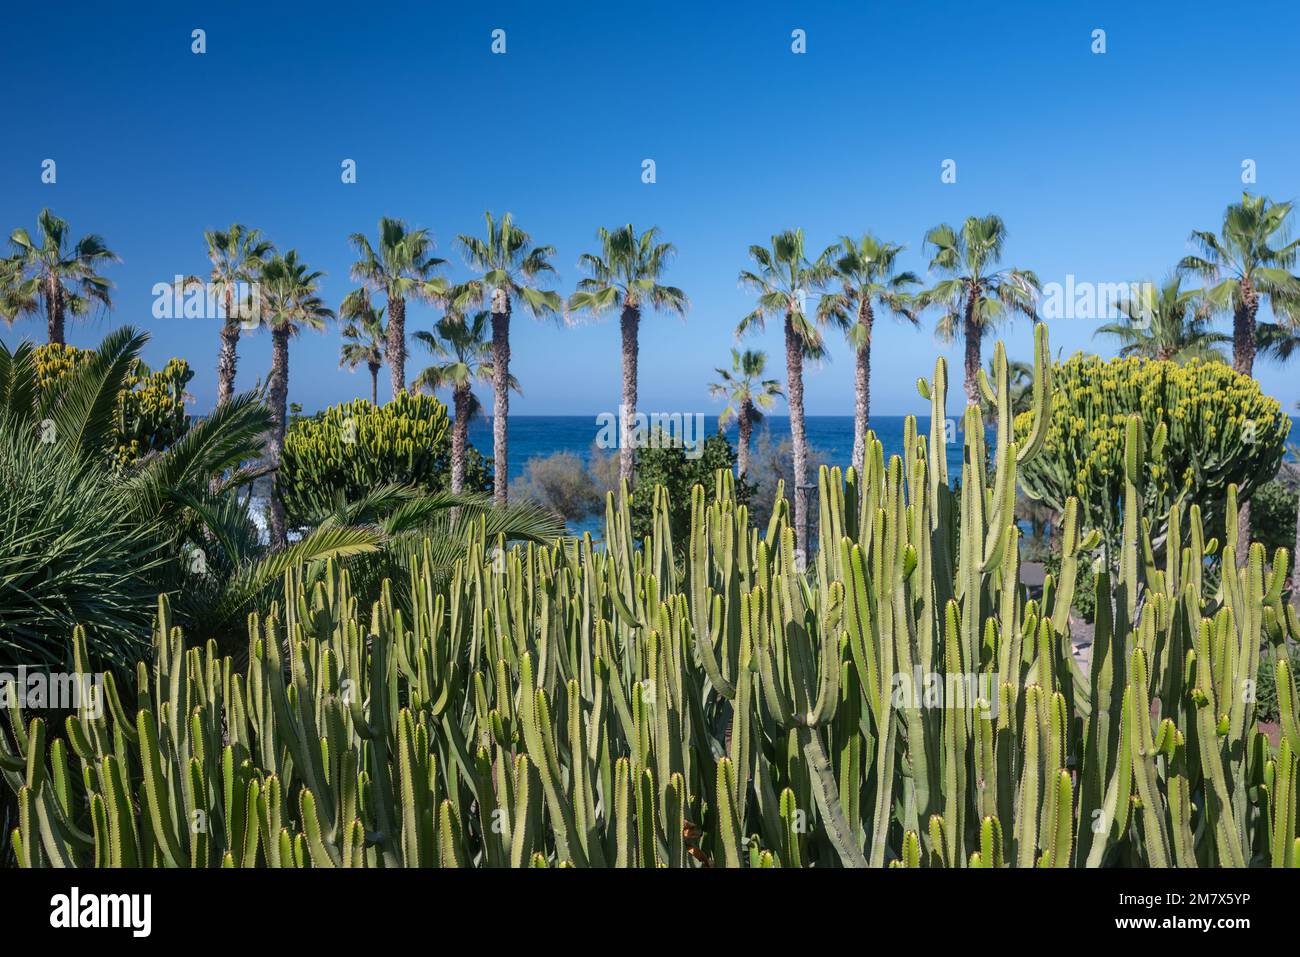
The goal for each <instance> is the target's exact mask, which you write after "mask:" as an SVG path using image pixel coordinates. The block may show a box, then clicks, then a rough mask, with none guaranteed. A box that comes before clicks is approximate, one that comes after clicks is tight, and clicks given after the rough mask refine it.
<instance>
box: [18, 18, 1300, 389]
mask: <svg viewBox="0 0 1300 957" xmlns="http://www.w3.org/2000/svg"><path fill="white" fill-rule="evenodd" d="M3 23H4V26H3V30H2V31H0V62H3V63H4V65H5V72H6V75H7V79H8V87H9V90H10V95H9V97H8V98H7V102H8V114H9V119H8V120H7V121H6V123H5V130H6V132H5V137H4V141H3V142H2V143H0V227H2V228H3V231H4V233H5V234H7V233H8V232H9V231H11V230H12V229H14V228H15V227H18V226H24V227H27V228H28V229H33V228H34V227H35V220H36V215H37V212H38V211H39V210H40V208H41V207H42V206H49V207H51V208H52V209H53V210H54V212H55V213H57V214H58V215H59V216H61V217H63V218H65V219H67V220H69V221H70V223H71V224H72V228H73V231H74V233H75V234H77V235H80V234H82V233H85V232H97V233H100V234H102V235H103V236H104V237H105V239H106V240H107V242H108V244H109V246H110V248H112V249H113V250H114V251H115V252H117V253H118V254H119V255H120V256H121V257H122V259H123V262H122V263H121V264H119V265H114V266H111V267H109V268H108V270H107V273H106V274H107V275H108V276H109V277H110V278H111V279H112V280H113V282H114V283H115V285H116V289H115V291H114V309H113V310H112V312H111V314H109V315H107V316H102V317H100V318H98V319H96V320H92V321H89V322H84V323H79V324H77V325H75V326H74V327H73V328H72V329H71V330H70V336H69V339H70V341H71V342H72V343H74V344H77V345H89V344H92V343H94V342H96V341H97V340H98V339H99V338H101V337H102V336H103V334H104V333H105V332H106V331H107V330H108V329H109V328H111V327H112V326H113V325H116V324H122V323H132V324H135V325H138V326H142V327H144V328H145V329H147V330H149V331H150V332H151V333H152V335H153V340H152V342H151V343H150V345H149V347H148V352H147V356H146V357H147V358H148V360H149V361H151V362H155V363H158V364H161V363H163V362H165V361H166V359H167V358H168V357H169V356H172V355H182V356H184V357H186V358H187V359H189V361H190V363H191V365H192V366H194V368H195V371H196V376H195V379H194V382H193V384H192V387H191V388H192V391H193V392H194V394H195V397H196V411H204V410H206V409H207V408H209V407H210V406H211V404H212V401H213V397H214V395H215V390H216V371H215V366H216V352H217V342H218V337H217V332H218V329H217V322H216V321H215V320H185V319H173V320H155V319H154V318H152V315H151V305H152V301H153V299H152V294H151V289H152V287H153V285H154V284H155V283H158V282H165V281H168V280H170V278H171V277H172V276H173V275H174V274H176V273H192V272H199V271H202V270H204V269H205V267H206V259H205V255H204V253H205V249H204V245H203V239H202V231H203V230H204V229H206V228H215V227H224V226H227V225H228V224H230V223H232V222H243V223H246V224H249V225H252V226H256V227H259V228H261V229H262V230H263V231H264V232H265V233H266V234H267V235H268V237H269V238H271V239H272V240H273V241H274V242H276V243H277V244H278V245H279V246H280V247H281V248H284V249H288V248H291V247H296V248H297V249H298V250H299V252H300V254H301V256H302V257H303V258H305V259H306V260H307V262H308V263H309V264H310V265H312V266H313V267H314V268H317V269H321V270H324V271H325V272H326V273H328V278H327V279H326V281H325V283H324V286H323V294H324V296H325V297H326V299H327V300H328V301H329V302H330V303H331V304H333V305H335V306H337V304H338V302H339V300H340V299H341V298H342V297H343V295H344V294H345V293H346V292H347V291H348V290H349V289H351V288H352V283H351V282H350V280H349V278H348V267H349V266H350V264H351V263H352V261H353V258H354V257H353V255H352V251H351V249H350V247H349V246H348V243H347V237H348V235H349V234H350V233H352V232H355V231H358V230H361V231H365V232H367V233H369V234H371V235H372V236H373V234H374V231H375V223H376V220H377V219H378V217H379V216H381V215H389V216H396V217H401V218H404V219H406V220H407V221H408V222H410V223H411V224H413V225H418V226H424V227H428V228H429V229H431V230H432V232H433V234H434V236H435V238H436V241H437V244H438V252H439V255H442V256H444V257H446V258H448V259H449V260H451V267H450V269H449V271H448V273H447V275H448V276H449V278H453V279H460V278H465V277H466V276H467V275H468V273H467V271H466V269H465V267H464V264H463V262H462V260H461V258H460V255H459V253H458V251H457V250H456V249H455V248H454V246H453V243H452V239H453V237H454V236H455V235H456V234H457V233H461V232H471V231H478V230H480V229H481V227H482V214H483V211H484V210H485V209H489V208H490V209H493V210H498V211H504V210H510V211H512V212H513V213H514V215H515V218H516V220H517V221H518V223H519V224H520V225H522V226H523V227H524V228H525V229H527V230H529V231H530V232H532V234H533V236H534V239H535V240H537V241H539V242H543V243H549V244H552V245H554V246H556V247H557V249H558V254H557V256H556V257H555V265H556V267H557V269H558V270H559V276H558V278H557V279H556V280H555V288H557V289H558V290H559V291H561V292H562V293H564V294H566V295H567V294H568V293H569V292H571V291H572V289H573V286H574V283H575V282H576V281H577V280H578V279H579V278H580V277H581V273H580V272H579V270H578V269H577V265H576V264H577V260H578V256H579V255H580V254H581V253H583V252H585V251H588V250H591V249H593V247H594V233H595V230H596V227H597V226H601V225H605V226H614V225H618V224H621V223H624V222H629V221H630V222H632V223H633V224H635V225H636V226H637V227H638V228H644V227H645V226H649V225H652V224H654V225H658V226H659V227H660V228H661V229H662V230H663V233H664V236H665V238H666V239H668V240H670V241H671V242H673V243H675V244H676V246H677V249H678V256H677V259H676V260H675V261H674V263H673V264H672V266H671V269H670V271H669V273H668V275H667V279H668V281H671V282H673V283H674V284H676V285H679V286H681V287H682V288H683V289H684V290H685V291H686V292H687V294H688V295H689V296H690V298H691V301H692V308H691V311H690V313H689V315H688V317H687V318H686V320H685V321H684V322H683V321H681V320H679V319H676V318H671V317H661V316H648V317H646V319H645V320H644V321H643V323H642V334H641V405H642V407H643V408H644V409H646V410H663V411H673V410H677V411H694V410H699V411H715V410H716V404H715V403H713V402H711V400H709V399H708V398H707V396H706V394H705V386H706V384H707V382H709V381H710V379H711V378H712V377H713V367H714V366H716V365H719V364H723V363H724V362H726V361H727V359H728V350H729V348H730V347H731V346H732V345H733V344H734V335H733V330H734V327H735V324H736V321H737V320H738V319H739V318H740V317H741V316H742V315H744V314H745V313H746V312H747V311H748V310H749V309H750V308H751V307H752V302H753V300H752V296H751V295H750V294H749V293H748V292H746V291H744V290H742V289H740V288H738V286H737V282H736V276H737V273H738V271H739V270H740V269H741V268H742V267H744V266H745V265H746V264H747V258H746V250H747V248H748V246H749V245H750V244H751V243H766V242H767V241H768V239H769V237H770V236H771V234H772V233H774V232H776V231H779V230H781V229H784V228H788V227H793V226H802V227H803V228H804V229H805V231H806V232H807V234H808V236H809V241H810V245H812V246H816V247H817V248H821V247H822V246H823V245H826V244H829V243H830V242H832V241H834V240H835V239H836V237H837V236H839V235H840V234H843V233H852V234H858V233H861V232H863V231H865V230H871V231H873V232H875V233H876V234H877V235H879V236H881V237H882V238H885V239H888V240H891V241H894V242H900V243H905V244H907V246H908V249H907V251H906V252H905V254H904V256H903V265H904V266H905V267H907V268H912V269H915V270H916V271H918V272H921V273H924V271H925V266H926V261H927V260H926V259H925V258H923V252H922V248H921V246H922V237H923V235H924V233H925V231H926V230H927V229H928V228H929V227H931V226H933V225H935V224H937V223H939V222H942V221H950V222H954V223H956V222H959V221H960V219H961V218H964V217H965V216H967V215H971V214H984V213H988V212H996V213H998V214H999V215H1001V216H1002V217H1003V219H1004V220H1005V221H1006V223H1007V225H1008V228H1009V232H1010V239H1009V243H1008V246H1007V262H1008V263H1009V264H1015V265H1018V266H1024V267H1028V268H1032V269H1034V270H1036V271H1037V272H1038V273H1039V275H1040V277H1041V278H1042V280H1043V281H1044V282H1059V283H1064V282H1065V281H1066V276H1067V275H1068V274H1073V275H1074V276H1075V277H1076V281H1087V282H1094V283H1115V282H1124V281H1129V280H1135V279H1148V278H1149V279H1156V280H1158V279H1160V278H1161V277H1162V276H1163V275H1164V274H1165V273H1166V272H1167V271H1168V270H1169V269H1170V268H1171V267H1172V266H1173V264H1174V263H1175V262H1176V261H1177V260H1178V258H1179V257H1181V256H1182V255H1184V254H1185V253H1186V252H1187V251H1188V245H1187V236H1188V233H1189V231H1190V230H1192V229H1193V228H1205V229H1217V228H1218V226H1219V224H1220V221H1221V218H1222V213H1223V208H1224V207H1225V205H1227V204H1228V203H1230V202H1233V201H1235V200H1238V199H1239V198H1240V194H1241V191H1242V188H1243V187H1242V179H1241V177H1242V162H1243V160H1246V159H1251V160H1254V161H1255V164H1256V169H1257V177H1258V182H1257V184H1255V185H1253V186H1251V187H1250V188H1251V189H1252V190H1255V191H1258V192H1262V193H1264V194H1266V195H1268V196H1270V197H1272V198H1274V199H1277V200H1282V199H1293V198H1295V197H1296V196H1297V195H1298V194H1300V123H1297V118H1298V117H1300V109H1297V107H1300V84H1298V83H1297V82H1296V80H1297V75H1296V63H1297V60H1298V57H1297V54H1298V53H1300V4H1297V3H1295V2H1294V0H1276V2H1274V0H1257V2H1253V3H1250V4H1246V5H1233V4H1225V3H1222V2H1205V0H1193V2H1178V3H1172V2H1142V3H1134V2H1132V0H1126V2H1098V3H1063V2H1055V0H1016V2H991V3H987V4H984V3H936V2H921V0H909V2H903V3H891V4H885V3H878V2H874V0H873V2H869V3H857V2H855V3H837V4H831V3H793V2H790V3H765V2H749V3H743V4H733V3H701V2H698V0H697V2H680V3H679V2H672V0H663V2H655V3H635V4H633V3H621V2H619V3H603V4H594V3H593V4H589V5H580V4H560V3H545V4H539V3H529V4H524V3H484V4H472V5H471V4H445V3H433V2H428V0H425V2H418V3H416V2H412V3H396V2H388V0H385V2H378V3H355V2H348V3H332V2H317V3H311V4H306V3H302V4H300V3H289V2H281V0H274V2H266V0H262V2H257V3H254V2H249V0H223V2H207V3H195V2H184V3H176V2H167V3H139V2H132V3H128V4H98V3H96V4H91V3H80V2H79V3H66V2H60V3H35V2H26V3H13V4H9V5H7V8H6V10H5V13H4V16H3ZM195 28H202V29H204V30H206V34H207V52H206V53H205V54H203V55H195V54H193V53H192V52H191V42H192V41H191V31H192V30H193V29H195ZM498 28H500V29H503V30H505V31H506V44H507V45H506V50H507V52H506V53H505V55H494V54H493V53H492V52H491V42H492V37H491V33H492V31H493V30H494V29H498ZM795 29H801V30H804V31H806V38H807V40H806V44H807V52H806V53H804V54H802V55H800V54H795V53H793V52H792V50H791V43H792V41H791V31H792V30H795ZM1095 29H1104V30H1105V31H1106V52H1105V53H1104V54H1094V53H1093V52H1092V50H1091V47H1092V45H1093V39H1092V31H1093V30H1095ZM47 158H53V159H55V160H56V162H57V164H58V165H57V175H58V179H57V183H56V184H54V185H46V184H42V182H41V163H42V161H43V160H44V159H47ZM345 159H353V160H355V161H356V164H357V182H356V183H355V184H350V185H348V184H343V183H342V182H341V181H340V179H341V177H340V164H341V163H342V162H343V160H345ZM644 159H653V160H654V161H655V164H656V174H657V181H656V182H655V183H653V184H645V183H643V182H642V177H641V173H642V161H643V160H644ZM946 159H952V160H955V161H956V164H957V166H956V169H957V182H956V183H943V182H941V177H940V173H941V164H942V163H943V161H944V160H946ZM437 315H438V314H437V312H435V311H434V310H432V309H430V308H427V307H422V306H415V307H412V308H411V309H410V310H409V312H408V319H407V323H408V330H413V329H417V328H428V327H429V326H430V325H431V324H432V323H433V322H434V321H435V320H436V318H437ZM516 315H517V317H518V318H517V319H516V321H515V322H514V324H513V329H512V339H513V363H512V371H514V372H515V373H516V375H517V376H518V378H519V379H520V381H521V382H522V384H523V388H524V398H523V399H522V400H515V401H514V402H512V412H519V413H523V414H564V413H575V414H577V413H581V414H595V413H597V412H600V411H604V410H613V409H615V408H616V407H617V403H618V394H619V381H620V372H619V348H618V324H617V322H616V321H614V318H615V317H612V316H611V317H609V318H607V319H605V320H604V321H601V322H598V323H593V322H590V321H585V322H584V323H583V324H582V325H581V326H579V327H577V328H569V329H565V328H560V327H559V326H558V325H557V324H555V323H544V322H543V323H539V322H536V321H534V320H532V319H530V318H527V317H524V316H522V315H521V314H520V313H518V312H517V313H516ZM1095 325H1096V322H1095V321H1093V320H1060V321H1057V322H1054V323H1053V324H1052V345H1053V347H1054V349H1063V350H1064V351H1065V352H1066V353H1069V352H1073V351H1074V350H1076V349H1079V348H1088V349H1092V350H1094V351H1100V352H1103V353H1107V352H1108V350H1110V349H1111V347H1110V346H1109V345H1108V344H1107V343H1105V342H1103V341H1101V340H1094V339H1092V337H1091V336H1092V330H1093V328H1094V327H1095ZM44 333H45V330H44V322H43V321H41V322H39V323H37V322H32V321H26V322H22V323H20V324H18V325H17V326H15V327H14V328H13V329H6V330H3V333H2V334H3V338H4V341H6V342H7V343H10V344H12V343H14V342H15V341H17V340H18V339H20V338H22V337H24V336H27V337H33V338H38V339H40V338H43V337H44ZM1005 337H1006V339H1007V342H1008V348H1009V351H1010V353H1011V355H1012V356H1013V357H1027V356H1028V354H1029V344H1030V341H1031V340H1030V332H1029V328H1028V324H1027V323H1024V322H1023V321H1022V322H1020V323H1019V324H1016V325H1013V326H1011V327H1010V328H1008V329H1007V330H1006V333H1005ZM751 344H752V345H754V346H755V347H760V348H764V349H766V350H767V351H768V353H769V357H770V358H769V362H770V365H769V368H770V369H771V370H772V371H773V373H774V374H776V375H778V376H780V377H782V378H783V377H784V362H783V359H782V347H781V341H780V324H779V323H772V324H769V326H768V330H767V332H766V334H764V335H762V336H758V337H755V338H754V339H753V340H752V342H751ZM338 346H339V337H338V334H337V330H336V329H331V330H330V331H328V332H327V333H325V334H314V333H308V334H306V335H304V336H303V337H302V338H301V339H299V340H297V341H295V342H294V343H293V346H292V349H291V373H290V399H291V400H292V401H296V402H300V403H302V404H303V405H304V406H305V407H306V408H307V409H309V410H312V409H316V408H319V407H321V406H323V405H327V404H330V403H333V402H337V401H340V400H343V399H347V398H351V397H353V396H358V395H368V392H369V382H368V377H367V376H366V374H365V372H364V370H362V371H361V372H360V373H359V374H349V373H348V372H346V371H340V370H338V368H337V366H338V358H337V357H338ZM944 348H945V347H943V346H941V345H940V344H938V343H937V342H936V341H935V339H934V337H933V334H932V327H930V328H926V329H924V330H922V331H913V330H911V329H907V328H903V327H902V326H898V325H896V324H894V323H893V322H892V321H889V320H884V321H882V322H881V323H879V325H878V332H877V337H876V344H875V351H874V374H873V383H872V411H873V412H874V413H879V414H903V413H908V412H914V411H923V407H922V403H921V401H920V399H919V398H918V397H917V395H916V391H915V388H914V385H913V383H914V381H915V379H916V377H917V376H919V375H928V374H929V373H930V371H931V369H932V366H933V361H934V356H935V354H936V353H937V352H938V351H940V350H942V349H944ZM989 348H990V349H991V345H990V347H989ZM270 351H271V350H270V339H269V336H267V335H266V334H264V333H262V334H257V335H253V336H251V337H246V338H245V339H244V340H243V341H241V343H240V366H239V373H240V375H239V381H238V383H237V387H239V388H242V387H248V386H251V385H252V384H253V382H254V380H255V379H256V378H257V377H258V376H262V375H265V373H266V371H267V369H268V368H269V364H270ZM947 351H948V354H949V355H950V357H951V358H953V359H956V358H958V353H957V351H956V350H955V349H953V348H951V347H949V348H948V349H947ZM423 358H424V357H423V356H422V355H421V354H420V353H419V352H418V351H417V352H413V359H412V365H411V366H408V369H409V370H410V374H411V375H414V370H417V369H419V368H421V367H422V365H423V361H422V360H423ZM1297 369H1300V365H1297V366H1296V367H1294V368H1292V369H1280V368H1277V367H1275V366H1274V367H1270V366H1268V365H1263V366H1261V367H1259V368H1258V375H1259V378H1260V379H1261V381H1262V383H1263V385H1264V387H1265V389H1266V390H1267V391H1269V392H1270V393H1271V394H1273V395H1275V396H1277V397H1278V398H1279V399H1281V400H1282V401H1283V402H1284V403H1285V405H1286V407H1287V408H1288V410H1291V409H1292V408H1293V407H1294V405H1295V403H1296V401H1297V399H1300V385H1298V384H1297V383H1298V382H1300V376H1298V375H1297V371H1296V370H1297ZM955 378H957V377H955ZM386 383H387V373H384V374H383V376H382V379H381V397H382V396H384V395H386V394H387V385H386ZM806 401H807V408H808V411H809V413H811V414H851V412H852V359H851V356H850V354H849V353H848V351H847V348H846V347H845V346H844V344H843V342H842V341H840V340H838V339H834V340H833V347H832V358H831V361H830V362H829V363H828V364H826V365H825V366H823V367H822V368H820V369H811V370H809V372H808V375H807V400H806ZM782 411H783V410H782Z"/></svg>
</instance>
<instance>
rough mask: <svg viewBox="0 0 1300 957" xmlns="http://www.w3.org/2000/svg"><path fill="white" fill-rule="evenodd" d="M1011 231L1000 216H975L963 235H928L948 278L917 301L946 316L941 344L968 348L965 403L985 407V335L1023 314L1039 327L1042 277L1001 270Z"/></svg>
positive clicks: (936, 231)
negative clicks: (982, 400) (955, 342)
mask: <svg viewBox="0 0 1300 957" xmlns="http://www.w3.org/2000/svg"><path fill="white" fill-rule="evenodd" d="M1006 239H1007V228H1006V226H1005V225H1004V224H1003V222H1002V220H1001V218H1000V217H998V216H995V215H993V214H991V213H990V214H989V215H988V216H983V217H980V216H971V217H968V218H967V220H966V222H965V223H963V224H962V227H961V232H958V231H957V230H955V229H953V228H952V227H951V226H949V225H948V224H947V223H942V224H940V225H938V226H936V227H934V228H933V229H932V230H930V231H929V232H928V233H926V234H925V245H926V246H927V247H928V248H931V249H933V250H934V256H933V258H932V259H931V260H930V270H931V271H935V270H938V271H939V272H940V273H941V274H944V275H946V276H947V277H948V278H946V279H943V280H941V281H939V282H938V283H936V284H935V285H934V286H933V287H932V288H930V289H927V290H926V291H925V292H923V293H921V294H920V295H919V297H918V300H917V301H918V305H920V306H922V307H926V306H930V305H937V306H940V307H941V308H942V309H943V310H944V312H943V315H942V316H941V317H940V319H939V322H938V326H937V329H936V331H937V332H938V335H939V337H940V338H941V339H943V340H945V341H951V340H952V339H953V338H954V337H956V336H960V337H961V338H963V339H964V340H965V343H966V361H965V375H966V402H967V404H969V405H974V406H978V405H979V404H980V387H979V372H980V352H981V347H982V344H983V341H984V333H985V332H986V331H988V330H989V329H991V328H993V327H994V326H996V325H997V324H998V323H999V322H1000V321H1002V320H1003V319H1004V318H1006V316H1007V314H1008V313H1009V312H1019V313H1021V314H1022V315H1025V316H1028V317H1029V318H1030V319H1033V320H1034V321H1035V322H1036V321H1038V315H1037V313H1036V312H1035V310H1034V297H1035V295H1036V294H1037V293H1038V291H1039V288H1040V286H1039V282H1038V277H1037V276H1036V275H1034V274H1033V273H1032V272H1030V271H1029V270H1027V269H1015V268H1011V269H997V268H996V267H997V265H998V263H999V262H1000V261H1001V260H1002V247H1003V245H1004V244H1005V243H1006Z"/></svg>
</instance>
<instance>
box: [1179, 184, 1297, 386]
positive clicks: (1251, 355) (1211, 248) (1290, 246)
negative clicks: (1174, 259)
mask: <svg viewBox="0 0 1300 957" xmlns="http://www.w3.org/2000/svg"><path fill="white" fill-rule="evenodd" d="M1292 205H1293V204H1291V203H1273V202H1270V201H1269V200H1268V198H1267V197H1264V196H1251V195H1250V194H1249V193H1242V194H1241V202H1240V203H1233V204H1232V205H1231V206H1229V207H1228V208H1227V210H1226V211H1225V212H1224V214H1223V226H1222V228H1221V229H1220V231H1219V235H1218V236H1216V235H1215V234H1214V233H1211V232H1206V231H1204V230H1197V231H1195V232H1193V233H1192V237H1191V238H1192V242H1193V243H1194V244H1196V246H1198V247H1199V248H1200V250H1201V255H1200V256H1184V257H1183V259H1182V261H1181V262H1179V264H1178V269H1179V271H1180V272H1182V273H1194V274H1195V275H1197V276H1200V277H1201V278H1202V279H1203V280H1204V281H1205V282H1206V283H1214V285H1213V286H1212V287H1210V288H1209V289H1207V290H1206V291H1205V297H1206V300H1207V301H1208V303H1209V305H1210V306H1211V307H1213V308H1214V309H1215V310H1216V311H1222V312H1228V311H1231V313H1232V367H1233V368H1234V369H1236V370H1237V371H1238V372H1240V373H1242V374H1243V375H1251V374H1252V373H1251V370H1252V369H1253V368H1254V365H1255V352H1256V335H1255V327H1256V316H1257V314H1258V312H1259V304H1260V300H1261V299H1262V298H1267V299H1268V300H1269V304H1270V305H1271V307H1272V310H1273V313H1274V315H1276V316H1279V317H1282V318H1284V319H1286V320H1288V321H1297V320H1300V278H1298V277H1296V276H1294V275H1292V274H1291V272H1290V270H1291V268H1292V267H1293V266H1294V265H1295V261H1296V252H1297V250H1300V240H1292V241H1291V242H1287V219H1288V218H1289V217H1290V215H1291V208H1292ZM1274 241H1276V242H1279V243H1281V244H1282V245H1280V246H1273V245H1271V244H1272V243H1273V242H1274Z"/></svg>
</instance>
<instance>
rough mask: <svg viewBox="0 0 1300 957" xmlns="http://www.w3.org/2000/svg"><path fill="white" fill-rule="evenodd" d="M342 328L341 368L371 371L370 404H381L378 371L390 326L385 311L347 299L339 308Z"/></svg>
mask: <svg viewBox="0 0 1300 957" xmlns="http://www.w3.org/2000/svg"><path fill="white" fill-rule="evenodd" d="M339 318H340V319H342V320H344V321H345V322H347V325H346V326H344V327H343V339H344V342H343V348H342V349H341V350H339V368H340V369H341V368H343V367H344V366H347V367H348V368H349V369H355V368H356V367H357V366H359V365H364V366H365V367H366V368H367V369H368V370H370V401H371V403H372V404H374V405H378V404H379V370H380V369H382V368H383V367H384V355H385V348H386V346H387V339H388V325H387V324H386V323H385V322H384V308H383V307H382V306H380V307H379V308H375V306H373V305H372V304H371V303H370V301H369V300H368V299H365V298H364V297H348V298H345V299H344V300H343V305H342V306H341V307H340V308H339Z"/></svg>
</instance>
